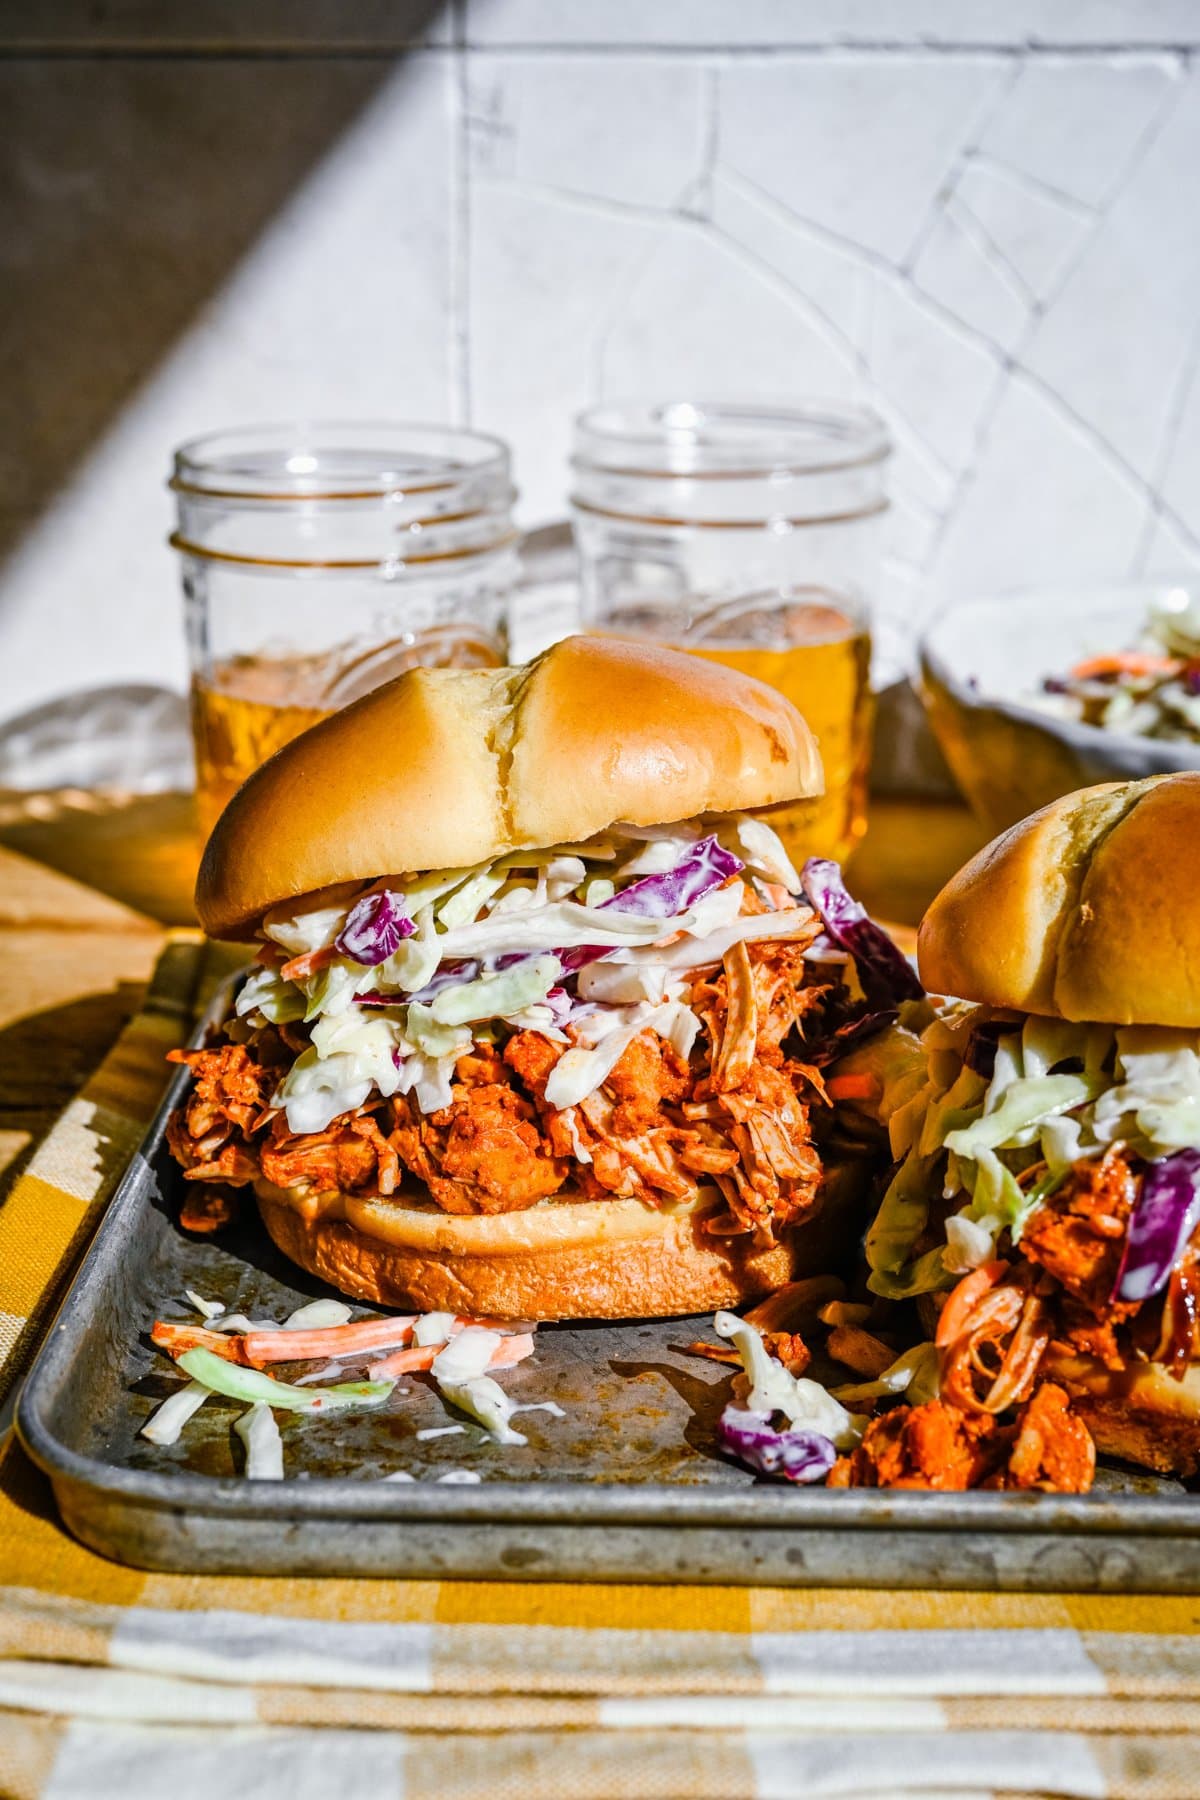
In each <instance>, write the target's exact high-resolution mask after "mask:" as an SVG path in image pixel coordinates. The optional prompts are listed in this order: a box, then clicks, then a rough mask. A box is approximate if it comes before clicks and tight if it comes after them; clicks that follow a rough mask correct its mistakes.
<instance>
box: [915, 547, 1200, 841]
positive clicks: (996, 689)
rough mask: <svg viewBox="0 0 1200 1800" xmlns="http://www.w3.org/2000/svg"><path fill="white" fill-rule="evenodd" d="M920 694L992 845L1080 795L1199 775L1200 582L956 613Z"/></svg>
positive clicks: (1054, 592) (1013, 598) (1002, 597)
mask: <svg viewBox="0 0 1200 1800" xmlns="http://www.w3.org/2000/svg"><path fill="white" fill-rule="evenodd" d="M1156 665H1161V666H1156ZM919 686H920V692H921V697H922V699H923V700H924V703H925V708H926V711H927V712H928V714H929V720H930V724H931V726H932V728H933V731H934V734H935V736H936V737H937V740H938V743H939V745H940V746H941V749H942V753H943V755H944V756H945V758H946V761H947V762H948V763H949V765H950V768H951V771H952V772H953V775H954V778H955V780H956V781H957V782H958V785H959V787H960V788H961V789H962V792H963V794H964V796H965V797H966V799H967V800H968V801H969V802H970V804H971V806H972V808H973V809H974V811H975V812H976V813H977V814H978V815H979V817H980V818H981V819H982V820H983V822H984V824H985V825H987V826H988V827H989V828H990V829H991V830H993V831H1002V830H1004V829H1005V828H1006V827H1007V826H1009V825H1011V824H1013V823H1014V822H1015V821H1016V820H1017V819H1022V818H1024V817H1025V816H1026V814H1028V813H1031V812H1034V811H1036V809H1037V808H1038V807H1039V806H1044V805H1045V804H1046V803H1047V802H1048V801H1050V800H1054V799H1057V797H1058V796H1059V795H1060V794H1067V793H1071V792H1072V791H1073V790H1074V789H1075V788H1081V787H1089V786H1091V785H1093V784H1094V783H1096V782H1101V781H1129V780H1137V779H1139V778H1141V777H1143V776H1146V775H1158V774H1166V773H1173V772H1175V771H1177V770H1180V769H1200V578H1197V577H1194V576H1193V577H1190V578H1181V579H1179V580H1163V581H1159V582H1153V583H1150V582H1139V583H1129V584H1125V585H1121V586H1113V587H1079V588H1024V589H1019V590H1016V591H1013V592H1009V593H1002V594H996V595H992V596H989V597H987V598H983V599H978V600H972V601H968V602H967V603H965V604H963V605H957V606H953V607H951V608H949V609H948V610H946V611H945V612H943V613H942V614H941V615H940V616H939V617H938V618H937V619H936V620H935V621H934V623H933V625H932V626H931V627H930V628H929V630H928V631H927V632H926V633H925V636H924V638H923V639H922V642H921V645H920V681H919ZM1106 689H1107V690H1108V691H1106Z"/></svg>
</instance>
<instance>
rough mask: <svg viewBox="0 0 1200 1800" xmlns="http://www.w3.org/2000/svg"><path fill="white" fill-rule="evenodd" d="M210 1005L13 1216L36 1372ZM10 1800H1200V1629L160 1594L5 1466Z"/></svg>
mask: <svg viewBox="0 0 1200 1800" xmlns="http://www.w3.org/2000/svg"><path fill="white" fill-rule="evenodd" d="M212 973H213V970H212V967H211V965H210V964H209V963H208V962H207V961H206V959H205V955H204V952H203V951H202V949H201V946H200V944H199V941H198V940H197V939H195V938H194V937H193V938H188V937H177V938H176V939H175V940H174V941H173V942H172V943H171V944H170V945H169V947H168V948H167V950H166V952H165V953H164V955H163V957H162V959H161V960H160V962H159V965H158V970H157V973H156V976H155V980H154V982H153V983H152V985H151V988H150V991H149V994H148V996H147V998H146V1001H145V1003H144V1005H143V1007H142V1009H141V1011H140V1012H139V1013H138V1014H137V1015H136V1016H135V1017H134V1018H133V1019H132V1021H131V1022H130V1023H129V1025H128V1026H127V1028H126V1029H125V1031H124V1032H123V1034H122V1035H121V1037H120V1039H119V1040H118V1042H117V1043H116V1045H115V1047H114V1048H113V1049H112V1050H111V1051H110V1053H109V1055H108V1056H107V1057H106V1059H105V1060H104V1062H103V1064H102V1065H101V1067H100V1068H99V1069H98V1071H97V1072H96V1073H95V1074H94V1075H93V1077H92V1078H91V1080H89V1081H88V1082H87V1084H86V1086H85V1087H84V1088H83V1090H82V1092H81V1093H80V1094H79V1095H78V1096H77V1097H76V1098H75V1099H74V1100H73V1101H72V1102H71V1103H70V1105H69V1106H68V1107H67V1109H66V1111H65V1112H64V1113H63V1114H62V1116H61V1117H60V1119H59V1120H58V1123H57V1125H56V1126H55V1127H54V1129H53V1130H51V1131H50V1133H49V1134H48V1135H47V1136H46V1137H45V1138H44V1139H43V1141H42V1142H41V1143H40V1145H38V1146H37V1148H36V1149H35V1151H34V1153H33V1155H32V1157H31V1159H30V1160H29V1162H28V1163H27V1165H26V1167H25V1168H24V1170H23V1172H22V1173H21V1174H20V1175H19V1176H18V1178H17V1179H16V1181H15V1183H14V1184H13V1186H12V1187H11V1189H10V1191H9V1193H8V1196H7V1199H6V1200H5V1202H4V1204H3V1206H2V1207H0V1380H2V1381H3V1382H4V1384H5V1385H6V1386H10V1387H11V1385H12V1383H13V1382H14V1380H15V1379H16V1378H17V1377H18V1376H19V1374H20V1372H21V1370H22V1368H23V1367H24V1366H25V1364H26V1362H27V1360H28V1355H29V1352H30V1351H31V1349H32V1346H33V1344H34V1342H35V1341H36V1339H37V1336H38V1334H39V1332H40V1331H41V1330H43V1329H44V1328H45V1324H46V1322H47V1314H48V1312H49V1310H50V1308H51V1306H52V1305H53V1303H54V1300H55V1299H56V1298H57V1296H58V1294H59V1293H60V1292H61V1288H62V1285H63V1282H64V1280H65V1277H66V1274H67V1271H68V1270H69V1268H70V1267H71V1266H72V1265H73V1263H74V1261H75V1260H76V1258H77V1255H78V1252H79V1250H80V1249H81V1248H82V1245H83V1244H84V1242H86V1240H87V1238H88V1237H89V1235H90V1233H91V1232H92V1230H93V1229H94V1227H95V1225H96V1223H97V1222H98V1219H99V1217H100V1214H101V1213H102V1211H103V1209H104V1205H105V1203H106V1201H107V1198H108V1196H109V1195H110V1194H111V1192H112V1189H113V1187H114V1185H115V1183H116V1181H117V1179H118V1177H119V1175H120V1172H121V1170H122V1168H123V1166H124V1164H125V1162H126V1161H127V1159H128V1157H129V1154H130V1152H131V1151H132V1149H133V1148H134V1146H135V1144H136V1143H137V1141H138V1139H139V1137H140V1135H141V1132H142V1130H143V1128H144V1125H145V1122H146V1120H147V1118H148V1117H149V1114H150V1112H151V1110H152V1108H153V1105H154V1102H155V1100H156V1098H157V1096H158V1094H159V1093H160V1091H161V1088H162V1084H163V1080H164V1076H165V1068H164V1065H163V1061H162V1058H163V1053H164V1051H165V1050H166V1049H167V1048H168V1047H169V1046H170V1045H171V1044H172V1043H175V1042H178V1041H179V1038H180V1035H181V1033H182V1032H183V1031H184V1030H185V1028H186V1024H187V1021H188V1020H189V1019H190V1018H191V1016H192V1014H193V1011H194V1008H195V1006H196V1003H197V997H198V995H199V994H200V993H201V991H202V990H203V989H204V987H205V986H206V984H207V982H208V981H209V980H210V978H211V975H212ZM0 1657H2V1660H0V1795H3V1796H12V1797H14V1800H35V1797H36V1800H95V1797H97V1796H106V1795H110V1794H111V1795H119V1796H121V1797H122V1800H150V1797H151V1796H153V1800H162V1797H163V1795H164V1794H166V1795H169V1796H170V1797H171V1800H192V1796H196V1797H197V1800H198V1797H199V1796H201V1795H203V1796H204V1800H211V1796H212V1795H213V1794H214V1793H223V1792H225V1791H227V1790H232V1791H234V1792H236V1793H237V1794H238V1795H239V1796H255V1797H258V1796H262V1797H264V1800H271V1797H273V1796H275V1795H277V1794H278V1795H286V1796H288V1800H293V1797H294V1800H309V1797H310V1796H311V1797H312V1800H317V1797H318V1796H319V1797H321V1800H325V1797H326V1796H329V1795H331V1794H337V1795H339V1796H355V1795H358V1794H359V1793H362V1794H364V1795H365V1794H367V1793H370V1794H371V1796H372V1797H373V1800H374V1797H376V1796H379V1795H388V1796H400V1795H405V1796H408V1797H409V1800H434V1797H436V1800H458V1797H460V1796H461V1797H464V1800H465V1797H466V1796H471V1797H474V1796H481V1797H482V1796H486V1797H487V1800H507V1797H508V1796H512V1797H513V1800H560V1797H561V1796H571V1797H578V1800H590V1797H592V1796H603V1797H605V1800H607V1797H609V1796H613V1797H617V1796H629V1797H630V1800H641V1797H642V1796H679V1797H680V1800H684V1797H693V1796H694V1797H697V1800H699V1797H707V1796H720V1797H721V1800H725V1797H726V1796H742V1795H745V1796H761V1797H763V1800H776V1797H779V1800H782V1797H784V1796H789V1797H790V1796H792V1795H804V1796H810V1795H817V1796H820V1795H835V1794H836V1795H867V1794H871V1795H885V1794H906V1795H907V1794H938V1795H947V1794H972V1795H978V1794H985V1795H986V1794H1009V1793H1018V1792H1020V1793H1030V1792H1032V1793H1051V1794H1066V1795H1087V1796H1108V1795H1111V1796H1128V1797H1129V1800H1135V1797H1136V1800H1143V1797H1144V1800H1156V1797H1158V1796H1164V1797H1165V1796H1176V1795H1178V1796H1192V1795H1197V1794H1200V1601H1198V1600H1194V1599H1189V1598H1181V1597H1172V1596H1163V1597H1150V1598H1146V1597H1142V1598H1129V1599H1122V1598H1092V1597H1085V1596H1073V1595H1061V1596H1045V1595H1041V1596H1029V1597H1025V1596H1014V1595H1007V1596H1005V1595H985V1594H922V1593H903V1592H889V1591H857V1590H853V1591H852V1590H842V1591H836V1592H805V1591H803V1590H796V1589H790V1590H785V1589H771V1588H759V1589H746V1588H732V1587H726V1588H700V1587H696V1588H689V1587H670V1588H662V1587H634V1586H625V1587H615V1586H614V1587H605V1586H568V1585H559V1586H536V1585H521V1584H513V1583H487V1582H437V1581H428V1582H424V1581H354V1580H333V1579H329V1580H314V1579H304V1580H295V1581H292V1580H286V1579H249V1578H223V1577H213V1576H196V1577H192V1576H184V1575H152V1574H144V1573H142V1572H140V1571H137V1570H133V1569H125V1568H121V1567H119V1566H117V1565H116V1564H113V1563H110V1562H107V1561H105V1560H104V1559H103V1558H101V1557H99V1556H96V1555H93V1554H92V1553H91V1552H90V1551H88V1550H86V1549H84V1548H83V1547H82V1546H81V1545H79V1544H77V1543H75V1542H74V1541H73V1540H72V1539H70V1538H69V1537H68V1536H67V1535H66V1534H65V1533H64V1531H63V1530H62V1528H61V1527H60V1526H59V1524H58V1523H57V1520H56V1517H55V1514H54V1508H53V1503H52V1501H51V1498H50V1495H49V1491H48V1487H47V1485H46V1483H45V1482H44V1481H43V1480H42V1478H41V1477H40V1475H38V1474H37V1472H36V1471H35V1470H34V1469H33V1468H32V1467H31V1465H30V1464H29V1462H28V1460H27V1459H26V1458H25V1456H24V1454H23V1452H22V1451H21V1449H20V1447H19V1446H18V1445H17V1444H16V1443H15V1442H14V1441H13V1440H12V1438H11V1437H10V1438H9V1439H8V1440H7V1441H6V1442H5V1443H4V1445H3V1449H2V1451H0Z"/></svg>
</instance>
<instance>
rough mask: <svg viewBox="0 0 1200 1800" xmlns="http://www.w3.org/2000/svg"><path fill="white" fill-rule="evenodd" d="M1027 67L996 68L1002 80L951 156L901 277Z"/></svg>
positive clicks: (908, 270) (911, 265)
mask: <svg viewBox="0 0 1200 1800" xmlns="http://www.w3.org/2000/svg"><path fill="white" fill-rule="evenodd" d="M1024 67H1025V64H1024V61H1023V59H1020V58H1018V59H1017V60H1016V61H1015V62H1013V63H1012V64H1011V65H1010V66H1009V67H1008V68H1007V69H1004V68H1003V66H1001V68H999V69H997V71H996V73H997V75H998V76H999V77H1000V79H998V80H997V82H996V84H995V88H994V90H993V91H991V92H989V93H988V94H986V95H985V96H984V98H983V99H982V100H981V101H980V103H979V105H978V106H977V107H976V109H975V114H974V117H973V118H972V119H971V120H970V121H969V122H968V124H967V126H966V129H965V130H964V131H963V134H962V137H961V138H960V140H959V143H958V148H957V149H956V150H955V151H954V152H953V154H952V155H951V157H950V161H949V164H948V166H947V169H946V173H945V175H944V176H943V177H942V179H941V181H940V182H939V183H938V185H937V188H936V190H935V192H934V194H933V196H932V198H931V199H930V202H929V205H928V206H927V207H926V209H925V214H924V217H923V218H922V219H921V221H920V223H919V224H918V226H917V229H916V231H915V232H914V233H913V237H912V241H911V243H910V244H909V246H908V249H907V250H906V251H905V253H904V255H903V256H902V257H901V259H900V262H899V264H898V265H897V266H898V268H899V270H900V273H901V274H902V275H905V276H911V275H912V271H913V268H914V266H915V264H916V261H917V258H918V257H919V256H920V254H921V252H922V250H923V249H924V248H925V245H926V244H927V243H928V241H929V239H930V237H931V236H932V234H933V232H934V230H935V229H936V226H937V222H938V220H939V218H941V217H943V216H944V212H943V202H944V200H945V197H946V195H947V194H950V193H953V192H954V190H955V189H956V188H957V186H958V183H959V180H960V178H961V176H962V172H963V170H964V168H965V167H966V166H967V163H968V162H969V161H970V159H971V156H972V154H973V153H974V151H975V149H976V146H977V144H978V140H979V137H980V135H981V133H982V132H984V131H986V130H987V128H988V126H989V125H990V124H991V122H992V120H993V119H994V118H996V117H997V116H998V115H999V114H1000V113H1001V112H1002V111H1003V108H1004V105H1005V102H1006V101H1007V100H1008V97H1009V95H1010V94H1011V93H1012V91H1013V89H1014V88H1015V87H1016V85H1017V83H1018V81H1020V79H1021V75H1022V73H1023V71H1024Z"/></svg>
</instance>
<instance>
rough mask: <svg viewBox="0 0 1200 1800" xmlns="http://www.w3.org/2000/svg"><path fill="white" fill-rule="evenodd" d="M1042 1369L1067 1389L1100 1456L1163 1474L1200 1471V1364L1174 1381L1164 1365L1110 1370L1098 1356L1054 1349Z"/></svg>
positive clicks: (1131, 1366) (1193, 1473)
mask: <svg viewBox="0 0 1200 1800" xmlns="http://www.w3.org/2000/svg"><path fill="white" fill-rule="evenodd" d="M1042 1373H1043V1374H1045V1375H1048V1376H1049V1377H1050V1379H1051V1381H1057V1382H1058V1383H1059V1385H1060V1386H1061V1387H1063V1388H1065V1389H1066V1391H1067V1393H1068V1394H1069V1395H1070V1397H1071V1410H1072V1412H1074V1413H1077V1414H1078V1416H1079V1417H1080V1418H1081V1419H1082V1420H1083V1422H1084V1424H1085V1425H1086V1426H1087V1428H1088V1430H1089V1431H1090V1432H1091V1434H1092V1437H1093V1438H1094V1439H1095V1443H1096V1448H1097V1450H1099V1451H1100V1453H1101V1454H1102V1455H1104V1456H1117V1457H1120V1458H1121V1460H1122V1461H1123V1462H1131V1463H1138V1464H1139V1465H1140V1466H1141V1467H1142V1468H1146V1469H1153V1470H1154V1471H1155V1473H1156V1474H1159V1475H1182V1476H1191V1475H1195V1474H1196V1472H1197V1470H1198V1469H1200V1364H1194V1365H1193V1366H1192V1367H1191V1368H1190V1369H1188V1370H1187V1372H1186V1374H1185V1375H1184V1377H1183V1380H1182V1381H1176V1379H1175V1377H1174V1376H1173V1375H1172V1374H1171V1372H1170V1370H1169V1369H1167V1368H1165V1367H1164V1366H1163V1364H1162V1363H1133V1364H1131V1365H1130V1366H1129V1367H1128V1368H1126V1369H1108V1368H1105V1366H1104V1364H1103V1363H1102V1362H1099V1361H1098V1360H1097V1359H1096V1358H1095V1357H1091V1356H1075V1355H1073V1354H1070V1353H1069V1352H1066V1351H1063V1350H1056V1349H1053V1348H1052V1349H1051V1350H1050V1351H1048V1352H1047V1355H1046V1357H1045V1359H1044V1361H1043V1362H1042Z"/></svg>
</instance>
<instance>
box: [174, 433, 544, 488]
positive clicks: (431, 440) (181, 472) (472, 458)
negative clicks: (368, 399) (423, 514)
mask: <svg viewBox="0 0 1200 1800" xmlns="http://www.w3.org/2000/svg"><path fill="white" fill-rule="evenodd" d="M172 470H173V472H172V475H171V479H170V481H169V482H168V486H169V487H170V488H172V489H173V490H174V491H175V492H176V493H182V494H193V495H196V496H200V497H209V498H212V499H235V500H245V501H252V502H256V503H269V502H271V501H279V502H282V503H286V504H292V503H294V502H295V501H297V500H337V501H342V502H344V501H353V500H369V501H378V500H380V499H382V498H389V497H395V496H399V495H404V494H426V493H444V492H446V491H450V490H453V489H454V488H456V487H459V486H460V485H461V484H462V483H463V482H465V481H468V480H470V481H477V480H478V479H479V478H480V477H484V478H492V479H495V480H497V481H498V482H503V484H504V488H505V498H506V499H508V500H509V501H511V499H512V498H513V493H512V488H511V480H510V471H509V451H508V446H507V444H506V443H505V442H504V440H503V439H502V438H498V437H493V436H492V435H491V434H490V433H488V432H483V431H475V430H473V429H469V428H468V427H465V426H455V425H427V424H423V423H411V424H409V423H403V422H400V421H396V420H379V419H375V420H369V419H353V420H342V419H316V420H308V419H304V420H293V421H290V422H284V423H277V424H264V425H240V426H234V427H231V428H227V429H223V430H219V431H210V432H205V433H203V434H202V435H200V436H198V437H194V438H189V439H188V440H187V442H186V443H183V444H181V445H180V446H179V447H178V449H177V450H176V451H175V453H174V457H173V459H172Z"/></svg>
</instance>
